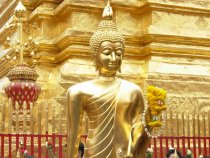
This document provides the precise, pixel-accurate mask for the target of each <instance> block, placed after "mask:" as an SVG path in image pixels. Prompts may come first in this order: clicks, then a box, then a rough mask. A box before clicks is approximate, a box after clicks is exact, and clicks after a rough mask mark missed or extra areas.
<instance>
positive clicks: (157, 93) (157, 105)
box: [147, 86, 167, 127]
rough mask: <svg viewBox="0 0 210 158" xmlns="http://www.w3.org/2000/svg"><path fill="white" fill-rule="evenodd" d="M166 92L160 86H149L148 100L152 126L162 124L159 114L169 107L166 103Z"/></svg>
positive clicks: (150, 124)
mask: <svg viewBox="0 0 210 158" xmlns="http://www.w3.org/2000/svg"><path fill="white" fill-rule="evenodd" d="M166 94H167V93H166V91H165V90H164V89H161V88H158V87H154V86H149V87H148V88H147V101H148V105H149V109H150V111H151V115H152V120H151V121H150V122H149V123H148V125H149V126H150V127H161V126H162V122H161V120H160V119H159V116H160V114H161V112H162V111H165V110H166V109H167V106H166V104H165V100H166Z"/></svg>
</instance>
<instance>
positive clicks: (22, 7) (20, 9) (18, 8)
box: [15, 1, 26, 11]
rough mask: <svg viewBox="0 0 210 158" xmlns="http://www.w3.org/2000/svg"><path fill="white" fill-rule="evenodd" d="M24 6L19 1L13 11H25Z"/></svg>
mask: <svg viewBox="0 0 210 158" xmlns="http://www.w3.org/2000/svg"><path fill="white" fill-rule="evenodd" d="M25 10H26V8H25V6H24V5H23V4H22V2H21V1H19V2H18V5H17V6H16V7H15V11H25Z"/></svg>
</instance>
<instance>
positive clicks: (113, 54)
mask: <svg viewBox="0 0 210 158" xmlns="http://www.w3.org/2000/svg"><path fill="white" fill-rule="evenodd" d="M111 61H116V54H115V52H114V51H113V52H112V53H111Z"/></svg>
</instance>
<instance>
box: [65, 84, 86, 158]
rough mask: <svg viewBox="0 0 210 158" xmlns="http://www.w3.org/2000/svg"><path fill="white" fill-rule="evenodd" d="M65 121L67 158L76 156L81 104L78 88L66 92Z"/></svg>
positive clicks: (81, 114) (81, 115) (81, 110)
mask: <svg viewBox="0 0 210 158" xmlns="http://www.w3.org/2000/svg"><path fill="white" fill-rule="evenodd" d="M67 117H68V118H67V121H68V130H67V132H68V138H67V144H68V145H67V148H68V149H67V153H68V158H77V152H78V146H79V141H80V135H81V126H82V117H83V105H82V98H81V94H80V93H79V92H78V90H76V89H74V88H70V89H69V90H68V93H67Z"/></svg>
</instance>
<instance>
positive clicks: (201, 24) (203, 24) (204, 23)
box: [195, 16, 209, 30]
mask: <svg viewBox="0 0 210 158" xmlns="http://www.w3.org/2000/svg"><path fill="white" fill-rule="evenodd" d="M195 25H196V26H197V27H198V28H199V29H201V30H203V29H206V28H207V27H208V26H209V24H208V22H207V21H206V19H205V18H204V17H203V16H200V17H199V18H198V20H197V21H196V22H195Z"/></svg>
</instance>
